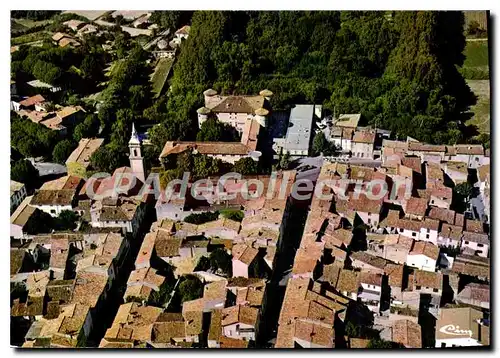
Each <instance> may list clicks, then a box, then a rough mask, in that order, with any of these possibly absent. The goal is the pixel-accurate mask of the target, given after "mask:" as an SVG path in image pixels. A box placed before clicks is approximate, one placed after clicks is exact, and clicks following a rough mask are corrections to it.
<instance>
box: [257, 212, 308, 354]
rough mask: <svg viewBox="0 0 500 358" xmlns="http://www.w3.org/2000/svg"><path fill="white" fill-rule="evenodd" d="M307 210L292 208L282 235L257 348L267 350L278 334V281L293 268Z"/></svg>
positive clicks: (281, 288) (280, 288)
mask: <svg viewBox="0 0 500 358" xmlns="http://www.w3.org/2000/svg"><path fill="white" fill-rule="evenodd" d="M307 213H308V208H307V207H306V206H304V207H296V206H294V207H292V208H291V211H290V217H289V218H288V223H289V224H288V225H287V227H286V228H285V232H284V235H283V240H284V243H283V250H282V251H281V252H277V253H276V255H277V256H276V265H275V268H274V270H273V274H272V276H271V279H270V281H269V283H268V284H267V299H266V302H267V306H266V308H265V312H263V316H262V318H261V327H260V330H259V338H258V341H257V342H256V343H257V347H258V348H268V347H272V346H273V345H272V344H270V343H269V342H270V341H272V340H274V339H275V338H276V334H277V332H278V320H279V316H280V312H281V306H282V304H283V298H284V296H285V290H286V285H282V286H280V281H282V280H283V278H284V277H286V276H287V274H288V272H289V271H290V270H291V268H292V267H293V261H294V259H295V253H296V252H297V249H298V248H299V246H300V241H301V238H302V232H303V231H304V225H305V221H306V218H307Z"/></svg>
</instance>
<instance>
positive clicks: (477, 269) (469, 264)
mask: <svg viewBox="0 0 500 358" xmlns="http://www.w3.org/2000/svg"><path fill="white" fill-rule="evenodd" d="M451 271H452V272H456V273H459V274H462V275H468V276H476V277H484V278H487V279H489V277H490V264H489V259H487V258H482V257H479V256H470V255H458V256H457V257H456V258H455V261H454V262H453V266H452V267H451Z"/></svg>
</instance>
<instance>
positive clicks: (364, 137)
mask: <svg viewBox="0 0 500 358" xmlns="http://www.w3.org/2000/svg"><path fill="white" fill-rule="evenodd" d="M352 141H353V142H355V143H368V144H373V143H374V142H375V133H374V132H369V131H355V132H354V137H353V138H352Z"/></svg>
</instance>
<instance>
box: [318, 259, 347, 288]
mask: <svg viewBox="0 0 500 358" xmlns="http://www.w3.org/2000/svg"><path fill="white" fill-rule="evenodd" d="M341 269H342V267H340V266H339V265H337V264H335V263H333V264H330V265H324V266H323V275H322V276H321V278H320V280H321V281H326V282H328V283H329V284H330V285H332V286H333V287H335V286H337V281H338V279H339V276H340V270H341Z"/></svg>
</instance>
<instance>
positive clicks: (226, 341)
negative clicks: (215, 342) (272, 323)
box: [220, 336, 250, 349]
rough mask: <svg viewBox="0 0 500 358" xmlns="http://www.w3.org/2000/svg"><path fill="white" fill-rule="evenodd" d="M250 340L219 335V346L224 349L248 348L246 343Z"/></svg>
mask: <svg viewBox="0 0 500 358" xmlns="http://www.w3.org/2000/svg"><path fill="white" fill-rule="evenodd" d="M249 342H250V341H244V340H242V339H236V338H230V337H226V336H221V337H220V348H226V349H235V348H236V349H238V348H239V349H243V348H248V343H249Z"/></svg>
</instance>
